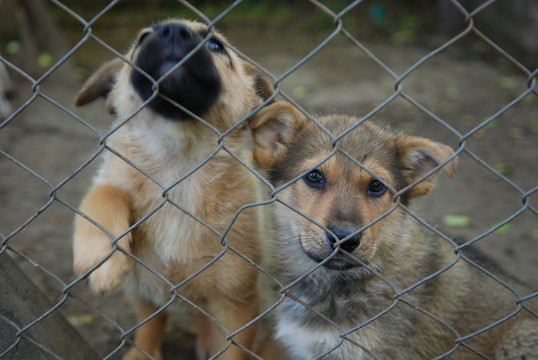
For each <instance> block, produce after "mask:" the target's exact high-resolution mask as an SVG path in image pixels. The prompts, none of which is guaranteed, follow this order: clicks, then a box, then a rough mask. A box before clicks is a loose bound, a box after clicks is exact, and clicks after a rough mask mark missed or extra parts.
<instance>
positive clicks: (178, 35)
mask: <svg viewBox="0 0 538 360" xmlns="http://www.w3.org/2000/svg"><path fill="white" fill-rule="evenodd" d="M192 37H193V35H192V31H191V29H189V28H188V27H187V26H185V25H182V24H168V25H163V26H161V27H160V28H159V39H160V40H161V41H162V42H163V43H165V44H167V43H173V44H183V43H186V42H189V41H191V40H192Z"/></svg>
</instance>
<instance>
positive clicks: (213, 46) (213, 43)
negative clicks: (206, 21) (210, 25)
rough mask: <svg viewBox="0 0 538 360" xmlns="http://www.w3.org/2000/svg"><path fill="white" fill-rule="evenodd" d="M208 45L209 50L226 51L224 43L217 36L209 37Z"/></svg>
mask: <svg viewBox="0 0 538 360" xmlns="http://www.w3.org/2000/svg"><path fill="white" fill-rule="evenodd" d="M206 46H207V48H208V49H209V51H212V52H220V53H222V52H224V45H222V43H221V42H220V41H218V40H217V39H215V38H213V39H209V40H208V42H207V43H206Z"/></svg>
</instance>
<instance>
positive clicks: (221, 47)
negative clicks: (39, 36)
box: [74, 20, 272, 360]
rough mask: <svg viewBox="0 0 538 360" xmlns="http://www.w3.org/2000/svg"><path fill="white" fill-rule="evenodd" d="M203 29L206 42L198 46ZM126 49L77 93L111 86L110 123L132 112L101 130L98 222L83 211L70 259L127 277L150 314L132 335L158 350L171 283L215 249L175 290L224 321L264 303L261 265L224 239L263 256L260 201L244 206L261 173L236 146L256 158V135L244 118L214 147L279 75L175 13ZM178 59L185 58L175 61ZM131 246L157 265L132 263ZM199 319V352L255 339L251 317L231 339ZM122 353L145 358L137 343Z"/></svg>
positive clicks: (90, 197) (107, 278)
mask: <svg viewBox="0 0 538 360" xmlns="http://www.w3.org/2000/svg"><path fill="white" fill-rule="evenodd" d="M206 37H209V41H208V42H207V43H206V44H205V45H203V46H201V47H200V46H199V45H200V44H201V42H202V41H203V40H204V39H205V38H206ZM197 46H198V47H199V50H197V51H196V52H195V53H192V50H193V49H195V48H196V47H197ZM187 57H189V58H188V59H187V60H184V59H186V58H187ZM125 58H126V59H128V60H129V62H130V63H131V64H129V63H127V62H125V61H124V60H122V59H116V60H113V61H112V62H110V63H108V64H105V65H104V66H103V68H102V69H101V70H99V71H98V72H97V73H96V74H95V75H94V76H93V77H92V78H91V79H89V81H88V82H87V83H86V85H85V86H84V88H83V89H82V90H81V92H80V93H79V94H78V95H77V98H76V100H75V103H76V105H79V106H80V105H84V104H86V103H89V102H91V101H93V100H94V99H96V98H97V97H100V96H105V97H107V108H108V110H109V111H110V112H112V113H114V114H116V117H117V120H116V122H115V123H114V124H113V126H114V127H116V126H118V125H119V124H122V123H123V122H124V121H125V120H126V119H128V120H127V121H126V122H125V123H124V124H122V125H121V127H119V128H118V129H117V130H116V131H115V132H113V133H112V135H111V136H110V137H108V138H107V139H106V145H107V147H108V148H110V149H112V150H113V151H114V152H116V153H117V154H119V156H118V155H116V154H114V153H112V152H109V151H106V152H105V153H104V154H103V155H104V162H103V164H102V166H101V167H100V169H99V172H98V174H97V176H96V178H95V180H94V185H93V187H92V188H91V189H90V190H89V192H88V193H87V195H86V197H85V198H84V200H83V201H82V204H81V206H80V211H81V212H82V213H83V214H85V215H86V216H87V217H89V218H90V219H91V220H92V221H88V220H87V219H85V218H83V217H81V216H77V217H76V222H75V233H74V269H75V272H76V273H77V274H78V275H84V276H88V279H89V285H90V286H91V288H92V289H94V290H96V291H98V292H103V291H108V290H110V289H113V288H115V287H117V286H118V285H119V284H120V283H122V284H123V285H124V286H125V288H126V289H127V294H128V295H129V296H130V297H131V298H133V300H134V302H135V303H136V308H137V317H138V321H139V322H142V321H145V320H147V319H148V317H151V316H153V317H152V318H151V320H149V321H148V322H147V323H145V324H144V325H143V326H141V327H140V328H139V329H138V330H137V333H136V336H135V344H136V345H137V346H138V347H139V348H141V349H142V350H143V351H145V352H146V353H147V354H149V355H151V356H153V357H154V358H157V359H161V358H162V353H161V349H160V347H161V343H162V334H163V330H164V323H165V315H164V312H157V310H158V309H159V306H161V305H163V304H164V303H165V302H166V301H167V300H169V299H170V296H171V295H170V287H171V285H177V284H180V283H181V282H183V281H184V280H185V279H187V278H188V277H189V276H191V275H193V274H194V273H196V272H197V271H199V270H200V269H202V268H203V267H204V266H206V265H207V264H208V263H209V262H211V261H213V260H214V259H216V258H218V260H217V261H216V262H214V263H213V264H212V265H211V266H210V267H208V268H207V269H205V270H204V271H203V272H201V273H200V274H198V275H197V276H195V277H194V278H192V279H191V280H189V281H188V282H186V283H185V284H183V285H182V286H181V287H179V288H178V289H177V290H176V293H177V294H180V295H182V296H184V297H186V298H188V299H189V300H191V301H193V302H194V303H196V304H197V305H199V306H201V307H202V308H203V309H204V310H205V311H207V312H208V313H209V314H210V315H211V316H213V317H214V318H215V319H217V320H218V321H219V323H220V324H222V325H223V326H224V327H225V328H226V329H227V331H229V332H234V331H236V330H237V329H239V328H240V327H242V326H244V325H245V324H246V323H248V322H249V321H251V320H252V319H253V318H254V317H255V316H256V315H257V314H258V312H259V310H258V304H259V295H258V292H257V281H258V275H257V271H256V270H255V269H254V267H252V266H251V265H250V264H249V263H248V262H247V261H246V260H245V259H243V258H241V257H240V256H238V255H237V254H235V253H234V252H233V251H231V250H230V249H229V248H228V247H231V248H233V249H236V250H237V251H239V252H241V253H242V254H243V255H244V256H246V257H247V258H248V259H250V260H252V261H255V262H257V263H260V261H261V253H260V247H261V243H262V242H263V241H264V240H263V239H264V237H266V236H270V230H268V229H267V226H266V224H265V221H266V216H265V215H264V214H263V213H262V210H261V208H260V207H250V208H246V209H243V210H240V208H241V207H243V206H244V205H245V204H250V203H255V202H257V201H259V200H260V199H261V198H262V188H261V187H260V184H261V182H259V181H258V180H257V179H256V177H255V176H254V175H253V174H252V173H251V172H250V171H249V170H247V169H246V168H245V167H244V166H243V165H241V164H240V163H239V162H238V161H237V160H236V159H234V158H233V157H232V155H230V153H232V154H234V155H235V156H237V157H238V158H240V159H241V160H242V161H244V162H245V163H246V164H248V165H251V166H254V162H253V160H252V142H253V140H252V134H251V131H250V130H249V129H247V128H245V126H239V127H238V128H237V129H235V130H234V131H232V132H230V133H229V134H228V135H227V136H226V137H224V139H223V142H222V144H223V145H224V148H219V136H220V133H223V132H225V131H227V130H228V129H229V128H230V127H232V126H234V125H236V124H237V123H238V122H239V121H242V120H244V118H245V117H246V116H247V115H248V114H249V113H250V112H251V111H252V110H253V109H255V108H256V107H258V106H259V105H260V104H261V103H262V101H263V99H265V98H267V97H268V96H269V95H270V94H271V92H272V86H271V84H270V83H269V82H268V81H267V80H266V79H265V76H264V75H263V74H261V73H260V72H259V71H257V70H256V69H254V68H253V67H252V66H251V65H249V64H247V63H245V62H243V61H241V60H240V59H239V57H238V56H237V55H236V54H235V53H233V52H232V51H231V50H230V49H229V48H227V47H226V45H225V41H224V39H223V38H222V35H220V34H218V33H213V34H210V32H209V29H208V28H207V27H206V26H205V25H203V24H200V23H196V22H192V21H186V20H169V21H164V22H160V23H157V24H155V25H153V26H151V27H148V28H145V29H143V30H142V31H141V32H140V34H139V36H138V38H137V40H136V41H135V43H134V45H133V46H132V48H131V50H130V51H129V52H128V53H127V54H126V55H125ZM180 61H184V64H183V65H181V66H179V67H177V68H174V66H176V64H177V63H178V62H180ZM133 65H134V66H133ZM195 116H200V117H202V118H203V120H204V121H205V122H204V121H199V120H196V119H195ZM212 154H213V156H212ZM211 156H212V157H211ZM208 158H209V160H207V159H208ZM195 169H196V171H194V172H192V171H193V170H195ZM191 172H192V173H191ZM236 216H237V218H235V217H236ZM96 224H99V225H100V226H101V227H102V228H104V229H105V230H106V232H105V231H103V230H101V229H100V228H99V227H98V226H96ZM133 224H137V225H136V226H134V227H132V226H133ZM206 225H207V226H206ZM228 227H229V228H228ZM225 231H227V232H226V233H225ZM116 240H117V241H116ZM130 255H132V256H134V257H136V258H137V259H139V260H140V261H142V262H143V263H144V264H145V265H146V266H147V267H149V268H151V269H152V270H153V271H155V272H156V273H157V274H158V275H159V276H156V275H154V274H153V273H152V272H150V271H148V269H146V268H145V267H144V266H140V265H138V264H137V265H135V261H134V260H133V258H132V257H131V256H130ZM163 279H165V280H163ZM197 324H198V325H199V329H200V331H199V333H200V334H199V335H200V336H199V337H198V342H197V352H198V356H199V358H206V357H207V356H209V355H211V354H215V353H216V352H218V351H221V350H223V349H225V351H224V353H223V355H222V356H221V358H223V359H234V360H236V359H246V358H247V357H248V356H247V353H245V352H244V351H243V350H241V349H240V348H239V347H237V346H236V345H235V344H234V343H239V344H241V345H242V346H244V347H246V348H250V347H251V345H252V343H253V339H254V337H255V333H256V326H255V325H253V326H250V327H248V328H247V329H245V330H243V331H241V332H240V333H238V334H237V335H235V336H234V337H233V339H232V340H233V342H234V343H230V342H229V341H228V340H227V339H226V334H224V332H222V330H220V329H219V328H218V327H217V326H215V325H214V324H213V323H211V324H210V323H209V321H208V320H207V318H206V317H205V316H203V315H200V316H199V317H198V319H197ZM227 346H229V347H227ZM226 347H227V348H226ZM125 358H126V359H139V358H144V359H145V358H146V357H145V356H144V355H143V354H142V353H141V352H140V351H139V350H138V349H136V348H133V349H131V350H130V352H129V353H128V354H127V355H126V357H125Z"/></svg>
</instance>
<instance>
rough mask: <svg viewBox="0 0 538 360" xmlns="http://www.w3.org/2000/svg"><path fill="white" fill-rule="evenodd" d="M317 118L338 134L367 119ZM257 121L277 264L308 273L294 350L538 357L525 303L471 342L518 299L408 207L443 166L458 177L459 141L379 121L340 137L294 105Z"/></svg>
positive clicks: (296, 292)
mask: <svg viewBox="0 0 538 360" xmlns="http://www.w3.org/2000/svg"><path fill="white" fill-rule="evenodd" d="M317 120H318V121H319V122H320V123H321V125H322V126H324V127H325V128H326V129H327V130H328V132H330V133H332V134H334V135H335V136H338V135H340V134H343V133H344V132H346V131H347V130H348V129H350V128H352V127H353V126H354V125H355V124H356V123H357V122H358V121H359V120H360V119H359V118H356V117H353V116H349V115H341V114H338V115H329V116H321V117H318V118H317ZM251 128H253V129H254V131H255V152H254V154H255V158H256V159H257V161H259V163H260V164H261V165H262V167H264V168H265V169H266V170H267V172H268V173H269V178H270V181H271V182H272V184H273V185H274V186H275V187H276V188H277V189H278V190H279V191H278V193H277V198H278V201H277V202H276V203H275V206H274V216H275V218H276V219H275V220H276V222H277V224H278V242H277V247H278V259H279V263H278V264H277V266H276V267H275V269H274V271H275V272H276V274H277V277H278V278H280V279H281V281H282V282H283V284H285V285H288V284H292V283H293V282H296V283H295V284H293V286H291V287H290V288H289V289H287V290H286V294H287V295H289V297H288V298H286V300H285V301H284V302H283V303H282V304H281V305H280V306H279V307H278V308H277V315H276V317H277V325H276V336H277V338H279V339H280V340H281V341H282V342H283V343H284V344H285V345H287V347H288V348H289V349H290V351H291V352H292V358H293V359H296V360H300V359H314V358H316V359H317V358H323V359H342V360H343V359H346V360H349V359H355V360H356V359H402V360H403V359H406V360H409V359H433V358H436V357H441V356H443V355H448V354H450V356H448V357H447V358H450V359H475V358H480V359H482V358H483V357H482V356H481V355H479V354H483V355H484V356H487V357H493V358H495V359H530V358H533V359H536V356H537V355H538V321H536V317H535V316H534V315H530V314H529V313H528V312H527V311H526V310H525V309H521V312H520V313H518V314H517V316H515V317H514V318H511V319H510V320H508V321H506V322H503V323H502V324H500V325H498V326H495V327H493V328H492V329H489V330H487V331H485V332H483V333H480V334H476V335H475V336H471V337H470V338H468V339H462V338H464V337H465V336H468V335H471V334H473V333H474V332H479V331H480V330H482V329H485V328H486V327H487V326H489V325H491V324H494V323H495V322H497V321H499V320H501V319H503V318H504V317H506V316H508V315H510V314H511V313H512V312H514V311H515V310H517V308H518V306H517V304H516V300H517V299H518V296H516V295H514V294H513V293H512V292H511V291H509V290H508V289H506V288H504V287H503V286H501V285H500V284H499V283H498V282H496V281H495V280H493V279H491V278H489V277H488V276H487V275H485V274H484V273H482V272H481V271H480V270H478V269H477V268H475V267H473V266H472V265H470V264H469V263H468V262H467V261H466V260H464V259H460V260H459V261H458V262H456V264H455V265H454V266H451V267H449V265H451V264H452V262H453V261H455V260H456V255H455V254H454V246H453V245H451V244H450V243H449V242H448V241H447V240H445V239H442V238H440V237H436V236H434V235H433V233H429V232H427V231H426V229H425V227H424V226H423V225H421V224H420V223H418V222H417V221H416V220H415V219H414V218H413V217H412V216H411V215H410V214H409V213H408V212H407V211H406V210H405V209H404V206H405V207H407V206H408V205H409V203H410V202H411V200H412V199H413V198H416V197H418V196H421V195H424V194H427V193H428V192H429V191H430V190H431V189H432V187H433V186H434V183H435V178H436V173H434V174H433V175H429V174H430V173H431V172H432V171H433V170H435V169H437V168H438V167H439V166H441V165H442V166H443V167H442V170H444V172H446V173H447V174H448V175H449V176H453V175H454V170H455V160H451V157H452V155H453V151H452V150H451V149H450V148H449V147H448V146H446V145H442V144H440V143H437V142H434V141H431V140H428V139H425V138H422V137H415V136H406V135H403V134H399V133H395V132H393V131H391V130H389V129H387V128H384V127H381V126H379V125H377V124H375V123H374V122H371V121H367V122H364V123H363V124H361V125H359V126H358V127H356V128H355V129H353V130H351V131H350V132H349V133H347V134H346V135H343V136H342V137H341V138H340V139H339V140H338V141H337V142H335V140H334V138H332V137H331V136H329V135H328V134H327V132H325V130H323V129H322V128H321V127H319V126H317V125H316V124H314V123H313V122H311V121H309V120H307V118H306V117H305V116H304V115H303V114H302V113H300V112H299V111H298V110H296V109H295V108H293V107H292V106H290V105H289V104H286V103H276V104H274V105H270V106H268V107H266V108H264V109H263V110H262V111H261V112H259V113H258V115H257V119H256V120H255V121H253V122H252V123H251ZM359 162H360V164H361V165H359ZM426 175H429V176H428V177H426V178H425V179H423V177H424V176H426ZM401 189H405V191H403V192H399V193H398V196H397V197H396V198H395V197H394V194H395V192H397V191H399V190H401ZM401 205H403V206H401ZM444 267H449V268H448V269H447V270H446V271H444V272H441V273H440V274H438V275H437V276H434V277H433V278H431V279H428V280H427V281H424V282H423V283H420V284H419V285H418V286H416V287H413V288H411V287H412V286H413V285H414V284H417V283H419V282H421V281H422V280H424V279H426V278H427V277H429V276H430V275H433V274H435V273H436V272H438V271H440V270H442V269H443V268H444ZM404 290H406V291H404Z"/></svg>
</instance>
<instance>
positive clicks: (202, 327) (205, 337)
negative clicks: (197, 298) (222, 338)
mask: <svg viewBox="0 0 538 360" xmlns="http://www.w3.org/2000/svg"><path fill="white" fill-rule="evenodd" d="M194 320H195V323H196V334H197V336H196V357H197V358H198V359H199V360H205V359H208V358H210V357H211V354H213V353H214V352H215V350H216V346H215V338H214V334H213V332H212V330H211V321H210V320H209V319H208V318H207V317H206V316H205V315H203V314H199V313H197V314H195V315H194Z"/></svg>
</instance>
